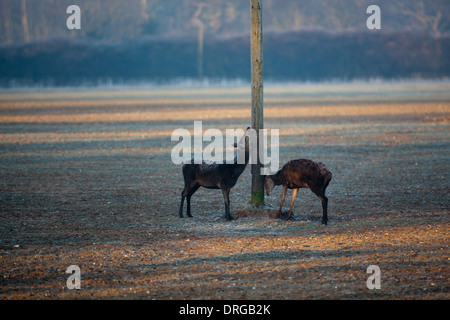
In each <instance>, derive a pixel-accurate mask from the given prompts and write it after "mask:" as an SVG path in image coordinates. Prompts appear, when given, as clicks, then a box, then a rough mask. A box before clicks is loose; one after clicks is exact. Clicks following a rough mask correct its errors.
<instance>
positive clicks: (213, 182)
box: [179, 127, 250, 221]
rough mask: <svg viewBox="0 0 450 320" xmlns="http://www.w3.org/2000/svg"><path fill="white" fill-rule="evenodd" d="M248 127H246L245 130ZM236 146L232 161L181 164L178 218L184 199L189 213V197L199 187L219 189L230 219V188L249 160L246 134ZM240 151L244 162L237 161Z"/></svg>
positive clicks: (189, 214)
mask: <svg viewBox="0 0 450 320" xmlns="http://www.w3.org/2000/svg"><path fill="white" fill-rule="evenodd" d="M248 129H250V127H248V128H247V130H248ZM235 147H237V149H238V150H237V154H236V156H235V157H234V161H233V163H226V162H225V161H224V162H221V163H218V162H209V163H208V162H206V161H205V160H203V161H202V163H201V164H195V163H194V159H191V161H190V163H185V164H183V167H182V171H183V177H184V189H183V191H182V192H181V204H180V213H179V215H180V218H182V217H183V204H184V199H185V198H186V200H187V208H186V214H187V216H188V217H192V215H191V197H192V195H193V194H194V193H195V192H196V191H197V190H198V188H200V187H204V188H207V189H221V190H222V194H223V198H224V200H225V217H226V219H227V220H228V221H230V220H231V214H230V190H231V188H233V187H234V185H235V184H236V182H237V180H238V178H239V176H240V175H241V174H242V172H244V170H245V168H246V166H247V164H248V161H249V138H248V135H247V132H246V134H245V135H244V136H243V137H242V138H241V139H240V141H239V143H238V144H235ZM242 152H245V162H244V163H238V159H241V158H240V157H238V156H239V155H240V154H241V153H242Z"/></svg>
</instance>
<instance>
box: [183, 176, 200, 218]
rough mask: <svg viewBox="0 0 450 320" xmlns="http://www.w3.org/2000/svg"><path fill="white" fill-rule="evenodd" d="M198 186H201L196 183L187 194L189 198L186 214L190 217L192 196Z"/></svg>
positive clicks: (187, 198)
mask: <svg viewBox="0 0 450 320" xmlns="http://www.w3.org/2000/svg"><path fill="white" fill-rule="evenodd" d="M198 188H200V185H199V184H196V185H194V186H193V187H192V188H191V189H190V190H189V192H188V194H187V195H186V200H187V208H186V214H187V216H188V217H189V218H192V215H191V197H192V195H193V194H194V193H195V191H197V190H198Z"/></svg>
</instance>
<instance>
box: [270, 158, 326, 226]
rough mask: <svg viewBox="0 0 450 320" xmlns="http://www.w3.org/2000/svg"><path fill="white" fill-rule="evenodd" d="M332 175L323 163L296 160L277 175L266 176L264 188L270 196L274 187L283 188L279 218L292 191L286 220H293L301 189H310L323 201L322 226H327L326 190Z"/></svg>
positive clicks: (288, 163) (286, 165)
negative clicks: (296, 200) (293, 208)
mask: <svg viewBox="0 0 450 320" xmlns="http://www.w3.org/2000/svg"><path fill="white" fill-rule="evenodd" d="M331 177H332V174H331V172H330V171H329V170H328V169H327V168H326V167H325V165H324V164H323V163H321V162H314V161H312V160H308V159H296V160H291V161H289V162H287V163H286V164H285V165H284V166H283V167H282V168H281V169H280V170H278V171H277V173H275V174H272V175H270V174H269V175H266V177H265V180H264V187H265V189H266V194H267V195H270V193H271V192H272V189H273V188H274V186H279V185H282V186H283V193H282V195H281V204H280V209H279V210H278V217H280V216H281V209H282V207H283V202H284V198H285V197H286V192H287V189H288V188H289V189H292V199H291V207H290V208H289V214H288V216H287V218H286V220H289V219H290V218H291V214H292V207H293V206H294V201H295V197H296V196H297V193H298V189H299V188H308V189H310V190H311V191H312V192H313V193H314V194H315V195H317V196H318V197H319V198H320V200H322V209H323V216H322V224H327V221H328V212H327V208H328V198H327V197H326V196H325V190H326V188H327V187H328V184H329V183H330V181H331Z"/></svg>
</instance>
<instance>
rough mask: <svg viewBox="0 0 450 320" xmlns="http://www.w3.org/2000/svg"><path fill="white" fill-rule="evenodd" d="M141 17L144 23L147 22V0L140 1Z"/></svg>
mask: <svg viewBox="0 0 450 320" xmlns="http://www.w3.org/2000/svg"><path fill="white" fill-rule="evenodd" d="M141 11H142V12H141V16H142V19H144V20H145V21H147V20H148V18H149V15H148V13H147V0H141Z"/></svg>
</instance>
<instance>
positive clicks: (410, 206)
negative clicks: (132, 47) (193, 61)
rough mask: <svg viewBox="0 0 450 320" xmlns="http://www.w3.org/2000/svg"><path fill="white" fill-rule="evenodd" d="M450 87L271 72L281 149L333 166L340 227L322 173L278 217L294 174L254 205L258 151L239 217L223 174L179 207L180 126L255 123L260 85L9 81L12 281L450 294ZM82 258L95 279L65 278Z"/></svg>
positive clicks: (18, 284) (1, 182)
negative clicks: (354, 83)
mask: <svg viewBox="0 0 450 320" xmlns="http://www.w3.org/2000/svg"><path fill="white" fill-rule="evenodd" d="M449 89H450V88H449V86H448V84H443V85H437V86H425V87H423V86H422V87H420V86H419V87H414V85H413V86H412V87H411V86H406V87H405V86H404V85H398V86H397V87H396V86H381V87H373V86H370V87H369V86H367V87H364V86H362V87H340V86H331V87H326V86H323V87H322V86H318V87H292V88H283V87H280V88H272V89H270V88H269V89H266V91H267V93H266V94H265V95H266V100H265V101H266V102H265V127H266V128H279V129H280V161H281V163H284V162H286V161H287V160H289V159H293V158H310V159H313V160H318V161H322V162H324V163H325V164H326V165H327V167H328V168H329V169H330V170H331V171H332V172H333V180H332V182H331V184H330V186H329V187H328V190H327V194H328V197H329V219H330V220H329V224H328V225H327V226H322V225H321V224H320V221H321V206H320V201H319V200H318V199H317V198H316V197H315V196H314V195H313V194H312V193H311V192H310V191H309V190H304V189H303V190H301V191H300V192H299V195H298V196H297V200H296V203H295V207H294V212H295V213H294V219H293V220H292V221H288V222H286V221H283V220H280V219H273V218H271V216H273V213H274V211H275V210H276V209H277V207H278V205H279V200H280V195H281V190H280V188H278V189H275V190H274V193H273V195H272V196H271V197H266V203H265V207H264V208H253V207H251V206H250V205H249V204H248V201H249V190H250V180H251V179H250V170H249V168H247V169H246V171H245V172H244V174H243V175H242V176H241V178H240V180H239V181H238V184H237V186H236V187H235V188H234V189H233V190H232V192H231V208H232V213H233V216H234V218H235V219H234V220H233V221H231V222H227V221H226V220H225V219H224V218H223V211H224V207H223V199H222V195H221V193H220V192H218V191H214V190H206V189H200V190H199V191H198V192H197V193H196V194H195V195H194V196H193V198H192V210H193V215H194V218H183V219H180V218H178V206H179V200H180V199H179V198H180V193H181V190H182V185H183V182H182V175H181V170H180V167H179V166H176V165H174V164H173V163H172V162H171V160H170V151H171V149H172V147H173V146H174V145H175V144H176V143H175V142H172V141H170V135H171V133H172V131H173V130H174V129H176V128H179V127H183V128H187V129H189V130H192V129H193V121H194V120H203V126H204V129H207V128H212V127H215V128H219V129H223V130H224V129H225V128H239V127H240V128H245V127H246V126H247V125H248V123H249V118H250V108H249V107H248V105H249V99H248V91H247V90H244V89H239V88H238V89H223V90H222V89H215V90H212V89H202V90H181V89H177V90H175V89H167V90H159V91H158V90H148V91H146V90H134V91H133V90H131V91H130V90H125V89H122V90H117V91H98V90H97V91H90V90H75V91H46V92H16V93H14V92H12V93H11V92H8V93H3V94H0V150H1V154H0V262H1V273H0V298H2V299H448V298H449V296H450V294H449V292H450V283H449V280H448V275H449V270H450V269H449V262H450V260H449V259H450V252H449V225H450V224H449V222H450V221H449V203H450V202H449V191H450V188H449V182H448V181H449V169H450V168H449V163H450V161H449V160H450V153H449V150H450V148H449V147H450V134H449V133H450V131H449V129H450V125H449V118H450V97H449V95H448V92H450V90H449ZM421 90H422V91H421ZM289 197H290V193H288V198H289ZM287 205H288V201H286V206H287ZM70 265H78V266H79V267H80V268H81V279H82V282H81V285H82V288H81V290H69V289H68V288H67V287H66V280H67V278H68V277H69V274H66V273H65V271H66V269H67V268H68V267H69V266H70ZM369 265H377V266H379V267H380V270H381V289H379V290H369V289H368V288H367V286H366V280H367V278H368V277H369V276H370V274H368V273H366V270H367V267H368V266H369Z"/></svg>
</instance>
